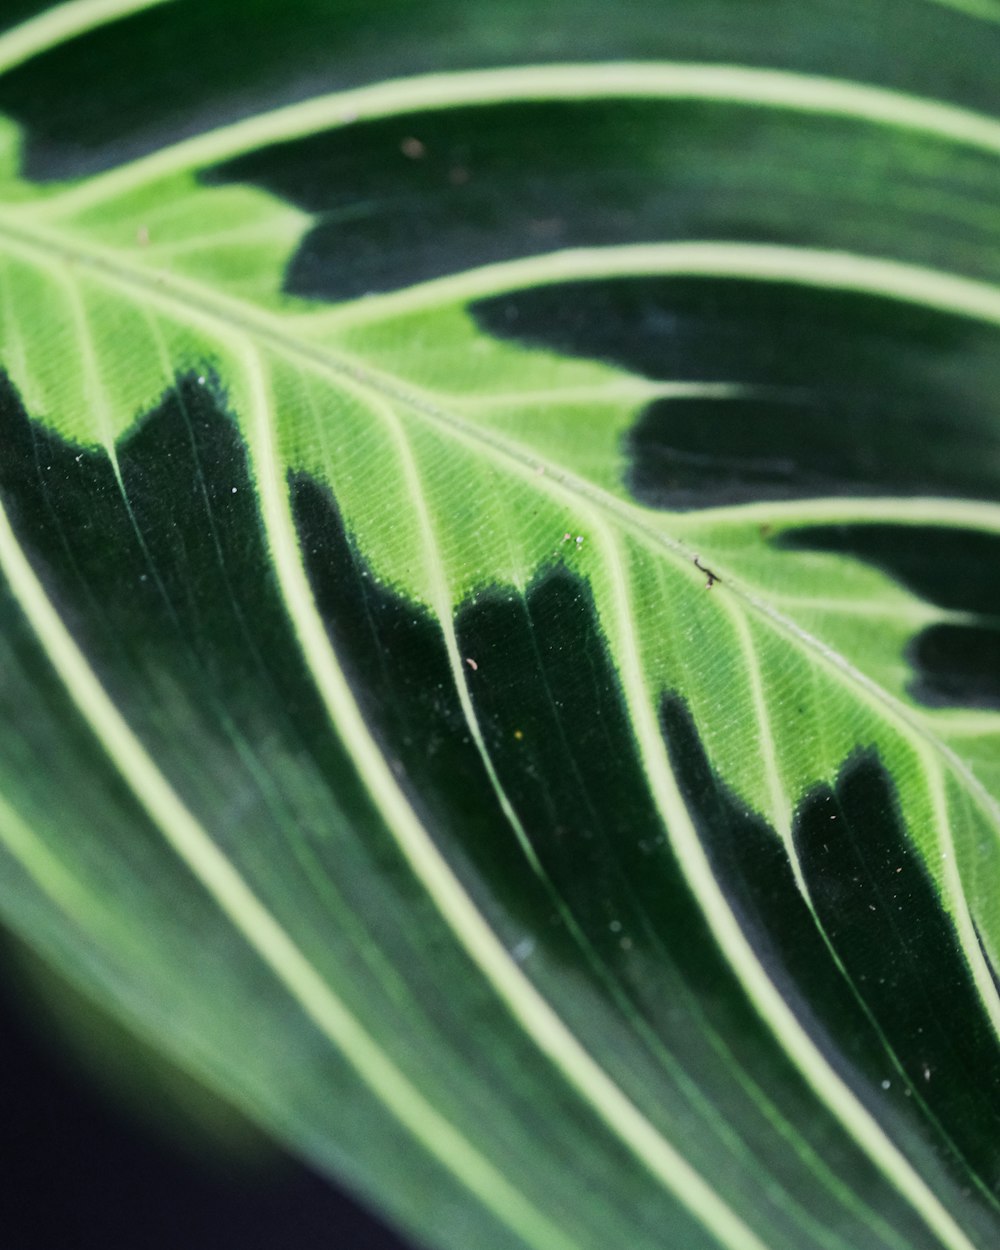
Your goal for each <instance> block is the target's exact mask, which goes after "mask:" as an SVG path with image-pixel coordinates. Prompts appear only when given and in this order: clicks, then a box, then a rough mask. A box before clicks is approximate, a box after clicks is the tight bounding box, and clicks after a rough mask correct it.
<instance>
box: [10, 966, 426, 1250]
mask: <svg viewBox="0 0 1000 1250" xmlns="http://www.w3.org/2000/svg"><path fill="white" fill-rule="evenodd" d="M29 1002H30V1000H29V999H26V998H25V996H24V994H23V993H21V992H19V991H18V989H17V988H16V984H15V981H14V979H13V978H12V977H11V976H10V975H9V974H8V973H6V972H5V971H4V970H3V969H2V968H0V1073H2V1075H0V1178H2V1179H0V1242H2V1244H3V1246H4V1248H5V1250H89V1248H90V1247H98V1246H100V1247H102V1250H117V1248H118V1247H123V1248H125V1247H127V1248H128V1250H168V1248H169V1250H226V1248H227V1247H230V1246H231V1247H234V1248H235V1247H239V1250H320V1248H321V1247H322V1250H341V1248H343V1250H348V1248H349V1250H407V1246H406V1243H404V1242H403V1241H402V1240H401V1239H400V1238H399V1237H398V1236H397V1235H395V1234H394V1233H392V1232H390V1231H389V1230H388V1229H387V1228H385V1227H384V1226H383V1225H382V1224H380V1223H379V1222H378V1221H377V1220H376V1219H375V1218H374V1217H372V1216H371V1215H369V1214H368V1213H367V1212H366V1211H364V1210H362V1209H361V1208H360V1207H359V1206H358V1204H357V1203H356V1202H355V1201H354V1200H353V1199H352V1198H350V1197H349V1196H348V1195H346V1194H344V1193H342V1192H340V1191H338V1190H337V1189H336V1188H335V1187H334V1186H333V1185H331V1184H330V1183H329V1182H327V1181H326V1180H324V1179H323V1178H321V1177H319V1176H317V1175H316V1174H315V1173H313V1172H312V1171H310V1170H309V1169H308V1168H307V1167H305V1166H303V1165H302V1164H301V1163H299V1162H297V1161H296V1160H293V1159H291V1158H289V1157H288V1156H287V1155H284V1154H279V1153H277V1152H275V1153H274V1154H270V1153H268V1154H266V1155H265V1156H264V1157H263V1158H260V1157H258V1158H257V1160H256V1161H255V1162H254V1163H248V1162H244V1163H242V1164H240V1163H237V1162H234V1161H233V1160H231V1159H230V1160H229V1161H228V1162H226V1161H224V1160H222V1159H218V1160H216V1161H215V1162H213V1163H209V1162H208V1161H207V1160H205V1159H199V1158H198V1156H197V1155H196V1154H195V1153H193V1152H188V1151H185V1150H184V1149H183V1148H182V1147H181V1146H180V1145H179V1144H174V1143H173V1142H171V1141H170V1140H168V1138H167V1136H166V1135H165V1133H163V1132H161V1131H158V1130H157V1129H155V1128H152V1127H147V1126H145V1125H143V1124H141V1123H140V1122H139V1120H138V1118H136V1117H133V1116H131V1115H130V1114H128V1113H127V1112H126V1111H125V1110H123V1109H121V1108H119V1107H116V1106H114V1105H113V1104H112V1101H111V1100H109V1099H108V1098H106V1097H102V1096H101V1095H100V1094H99V1093H98V1092H97V1091H96V1090H95V1089H94V1088H93V1086H92V1084H91V1083H90V1082H89V1081H87V1080H86V1079H85V1077H84V1076H83V1075H82V1073H79V1072H78V1071H76V1066H77V1065H76V1064H74V1062H73V1061H72V1059H71V1058H70V1057H69V1056H68V1055H67V1053H66V1052H65V1049H64V1048H62V1047H60V1046H59V1044H58V1042H57V1041H56V1040H54V1039H50V1038H49V1037H48V1036H45V1035H44V1034H43V1031H42V1027H41V1026H39V1027H37V1028H36V1027H34V1026H33V1024H32V1022H31V1020H30V1007H29V1006H28V1004H29Z"/></svg>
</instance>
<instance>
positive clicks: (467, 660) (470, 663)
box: [465, 656, 479, 673]
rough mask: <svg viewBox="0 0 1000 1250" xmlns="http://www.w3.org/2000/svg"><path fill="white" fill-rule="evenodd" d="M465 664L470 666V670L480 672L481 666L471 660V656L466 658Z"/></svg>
mask: <svg viewBox="0 0 1000 1250" xmlns="http://www.w3.org/2000/svg"><path fill="white" fill-rule="evenodd" d="M465 662H466V664H468V666H469V668H471V669H472V671H473V672H474V673H475V672H476V671H477V670H478V668H479V665H478V664H477V663H476V661H475V660H473V659H471V658H470V657H469V656H466V657H465Z"/></svg>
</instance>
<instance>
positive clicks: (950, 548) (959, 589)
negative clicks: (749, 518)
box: [775, 524, 1000, 708]
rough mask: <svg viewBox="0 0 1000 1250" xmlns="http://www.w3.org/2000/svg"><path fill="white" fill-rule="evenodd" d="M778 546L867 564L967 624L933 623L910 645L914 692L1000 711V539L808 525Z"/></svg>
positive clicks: (942, 702) (970, 533)
mask: <svg viewBox="0 0 1000 1250" xmlns="http://www.w3.org/2000/svg"><path fill="white" fill-rule="evenodd" d="M775 543H776V545H777V546H779V547H781V548H784V549H788V550H793V551H822V552H829V553H831V554H836V555H845V556H850V557H852V558H853V559H858V560H864V561H866V562H867V563H869V564H873V565H875V566H876V567H877V568H879V569H882V570H883V571H884V572H885V573H887V574H888V575H889V576H890V577H893V578H895V579H896V580H897V581H899V582H900V583H902V585H903V586H905V587H906V589H907V590H910V591H912V592H913V593H914V594H916V595H919V596H920V597H921V598H922V599H926V600H927V601H928V602H929V603H933V604H935V605H937V606H938V607H940V608H945V609H947V610H949V611H952V612H962V613H967V614H968V615H969V618H970V619H969V620H968V621H967V622H964V621H963V622H946V623H941V624H937V625H929V626H927V627H926V628H924V629H923V630H921V631H920V633H918V634H917V635H916V636H915V637H914V638H913V640H912V641H911V643H910V645H909V647H908V648H907V659H908V660H909V661H910V663H911V665H912V666H913V669H914V677H913V680H912V681H911V683H910V686H909V690H910V693H911V694H912V695H913V697H914V698H915V699H919V700H920V701H921V702H922V703H926V704H928V705H929V706H932V707H949V706H962V707H978V708H997V707H1000V576H998V570H1000V535H998V534H990V533H985V532H983V531H981V530H968V529H956V528H953V527H950V526H932V525H891V524H854V525H820V526H807V527H805V528H802V529H795V530H790V531H787V532H786V533H783V534H781V535H780V536H779V537H778V538H777V539H775Z"/></svg>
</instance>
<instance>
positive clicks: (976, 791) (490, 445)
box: [0, 206, 1000, 836]
mask: <svg viewBox="0 0 1000 1250" xmlns="http://www.w3.org/2000/svg"><path fill="white" fill-rule="evenodd" d="M21 207H22V210H23V206H21ZM4 238H5V239H6V240H7V242H8V245H9V246H11V248H12V250H14V251H21V252H22V253H23V252H24V251H25V250H26V251H27V252H28V255H29V257H30V258H31V260H32V262H33V263H35V264H36V265H40V266H42V267H51V265H52V261H53V259H56V260H59V261H61V262H62V263H63V265H64V266H66V268H67V269H68V271H69V276H70V280H72V270H73V268H74V267H76V266H81V267H85V268H87V269H89V270H90V271H91V272H93V273H95V274H97V275H98V276H100V277H103V278H104V279H105V280H106V281H107V282H108V283H109V284H111V285H117V286H119V287H124V288H125V289H126V290H127V291H130V292H132V293H133V294H134V293H138V294H139V295H140V296H144V297H145V299H146V300H147V301H148V302H152V303H160V304H166V305H168V306H170V307H172V309H173V311H174V312H175V313H176V312H178V311H179V312H180V313H181V314H187V317H188V318H190V316H191V314H192V312H193V313H194V314H195V315H196V317H197V318H198V319H200V320H207V321H209V322H210V323H211V324H212V325H213V327H214V328H215V329H216V330H218V329H222V330H223V331H224V332H228V333H230V334H231V333H232V332H234V331H235V332H236V334H237V335H238V336H239V337H240V338H241V339H247V338H249V339H251V340H253V341H254V342H256V343H257V344H258V350H260V349H261V348H263V350H264V351H270V352H277V353H279V354H283V355H284V356H285V357H286V358H288V359H291V360H293V361H294V360H298V361H300V362H301V363H303V364H304V365H307V366H309V367H310V368H313V369H317V368H318V369H320V370H322V371H324V372H326V373H329V374H332V375H333V377H334V378H335V379H336V378H340V379H344V380H346V381H348V382H349V383H353V384H354V385H355V386H360V387H363V388H368V389H369V390H371V391H373V392H375V394H377V395H379V396H381V397H382V398H383V399H384V400H390V401H393V402H395V403H399V404H402V405H404V406H405V407H406V408H408V409H410V410H412V411H413V412H415V413H416V414H417V415H418V416H420V417H423V418H424V419H426V420H429V421H430V422H432V423H433V424H434V425H435V426H436V427H437V428H438V429H441V430H444V431H445V432H446V433H447V434H449V435H450V436H451V437H453V438H457V439H461V440H462V441H464V442H466V443H469V444H471V445H472V446H473V447H475V448H478V449H479V450H481V451H483V452H486V453H489V454H492V455H493V456H494V457H499V458H501V459H502V460H504V461H506V462H507V464H508V465H511V466H513V467H514V468H515V470H516V471H517V472H518V473H520V474H521V476H523V477H524V478H525V479H526V480H528V481H529V483H530V484H531V485H533V486H534V487H535V488H536V489H539V488H541V489H548V488H549V487H551V486H552V485H555V486H556V487H557V488H559V489H560V490H562V491H563V492H564V493H566V494H568V495H570V497H575V498H577V499H579V500H581V501H584V502H586V503H587V504H589V505H591V506H592V507H594V508H596V509H597V510H599V511H600V512H601V513H603V514H605V515H606V516H610V517H611V518H612V520H613V521H614V522H616V523H617V524H618V526H620V527H621V528H622V529H624V530H626V531H628V532H631V533H632V534H633V535H634V536H635V537H636V538H637V539H638V540H639V541H640V542H641V543H642V544H643V545H645V546H646V547H648V548H651V549H652V550H653V551H654V552H656V553H658V554H660V555H661V556H666V557H667V558H669V559H671V560H672V561H673V562H674V563H675V564H676V565H677V566H680V567H684V568H685V569H690V572H691V576H692V578H693V579H694V580H696V581H698V582H699V584H700V583H701V581H702V574H701V573H700V572H699V571H698V570H697V568H696V567H695V565H694V558H695V556H696V555H697V554H698V552H697V551H696V549H695V547H694V546H693V545H692V544H691V543H689V542H686V541H685V540H683V539H678V538H675V537H673V536H672V535H669V534H666V533H664V532H663V531H662V530H660V529H658V528H656V527H654V526H652V525H650V524H649V523H648V520H647V519H646V513H645V510H643V509H640V508H639V507H637V506H636V505H633V504H630V503H628V502H627V501H624V500H621V499H618V498H617V497H616V496H614V495H612V494H611V493H610V492H609V491H607V490H605V489H604V488H602V487H600V486H597V485H595V484H594V483H591V482H588V481H586V479H584V478H581V477H579V476H578V475H576V474H574V473H571V472H569V471H567V470H566V469H565V468H564V467H563V466H561V465H558V464H556V463H554V462H553V461H551V460H550V459H548V458H547V457H545V456H543V455H540V454H537V453H535V452H532V451H527V450H526V449H525V448H523V447H522V446H521V445H520V444H517V443H514V442H511V441H510V440H508V439H505V438H503V437H502V436H501V435H499V434H497V433H496V432H495V431H492V430H486V429H483V428H482V427H480V426H476V425H473V424H470V423H469V422H468V421H466V420H465V419H464V418H462V417H461V416H460V415H459V414H457V413H455V412H453V411H450V410H449V409H448V408H447V407H445V406H443V404H442V403H441V399H442V398H443V397H441V396H439V395H435V394H434V393H433V392H429V391H426V390H424V389H422V388H419V387H415V386H413V385H412V384H410V383H404V382H403V381H402V380H401V379H399V378H398V377H396V376H395V375H393V374H391V373H388V372H386V371H384V370H380V369H377V368H374V367H372V366H371V365H369V364H367V363H366V362H364V361H362V360H360V359H358V358H356V357H352V356H350V355H348V354H347V353H345V352H336V351H334V350H332V349H331V348H329V347H325V346H322V345H320V344H318V343H315V342H310V341H308V340H306V339H303V338H300V337H297V336H294V335H291V334H289V333H288V332H287V331H286V330H285V329H284V328H283V326H282V324H281V320H280V318H279V317H278V316H276V315H274V314H271V313H269V312H266V311H264V310H261V309H258V308H254V307H253V306H252V305H249V304H247V303H246V302H245V301H242V300H237V299H234V298H232V297H228V296H220V295H218V294H217V293H216V292H213V291H211V290H210V289H208V288H206V287H205V286H204V285H203V284H201V283H198V282H195V281H193V280H191V279H189V278H180V277H177V276H176V275H173V274H169V273H164V272H162V271H148V270H146V269H142V268H139V267H138V266H134V265H129V264H127V263H123V261H122V260H121V258H120V256H119V255H118V254H117V253H114V252H112V251H110V250H105V249H100V248H98V247H96V246H94V245H92V244H89V245H83V244H81V243H80V242H79V241H77V240H72V241H71V240H67V239H66V238H64V237H62V236H60V235H59V234H57V233H56V232H55V231H52V230H44V229H38V228H37V227H35V228H28V227H26V226H24V225H23V224H21V223H19V222H16V221H15V222H13V223H12V222H11V221H10V219H9V215H8V214H3V213H0V239H4ZM317 315H318V316H322V315H323V313H322V312H319V313H318V314H317ZM152 398H153V397H151V399H152ZM107 450H108V452H109V454H113V447H111V446H108V447H107ZM539 469H541V470H543V472H542V473H541V474H540V473H539ZM667 515H669V514H667ZM679 516H680V514H674V519H675V520H676V519H679ZM711 559H712V561H713V568H714V569H715V571H716V572H718V573H719V580H720V585H721V586H722V587H725V588H726V590H728V592H729V593H730V594H731V595H732V596H733V597H734V598H736V599H738V600H739V601H740V602H741V603H742V605H744V607H745V608H746V609H749V610H751V611H753V613H754V614H755V615H757V616H759V617H761V618H762V619H763V620H764V621H765V622H766V623H767V624H768V625H769V626H770V627H771V628H773V629H775V630H776V631H777V632H778V633H780V634H782V635H784V637H785V638H786V639H787V640H788V641H789V642H790V643H791V644H792V645H794V646H796V647H797V648H798V649H801V650H803V651H804V652H806V653H807V654H810V655H811V656H812V657H813V659H814V660H815V661H817V662H820V663H822V664H823V665H824V666H826V667H828V668H831V669H832V670H833V671H834V672H835V673H836V674H837V676H838V677H839V678H840V679H841V680H843V681H845V682H846V683H848V684H850V685H852V686H853V687H855V688H856V689H858V690H861V691H863V692H864V696H866V700H865V701H866V702H869V703H871V702H872V701H874V703H875V704H876V705H877V710H881V713H882V715H885V716H887V717H888V718H889V719H891V720H893V721H895V722H896V723H897V726H898V727H900V728H902V729H903V730H904V731H905V732H908V733H909V734H911V735H912V736H914V737H916V738H919V739H920V740H922V741H925V742H927V743H928V744H929V745H930V746H931V747H932V748H933V749H934V750H935V751H936V752H938V754H939V755H940V756H941V757H942V759H944V760H945V761H947V762H948V763H949V764H950V766H951V767H952V768H953V769H954V770H955V771H956V772H957V773H958V774H959V775H960V776H961V777H962V779H963V781H964V782H965V784H966V787H967V788H968V789H969V791H970V792H971V793H972V796H973V798H974V799H975V800H976V801H977V803H978V805H979V806H980V807H981V808H982V809H984V810H985V812H986V813H987V814H988V816H989V818H990V820H991V823H992V824H993V825H994V826H1000V801H998V800H997V799H996V798H994V796H993V795H991V794H990V793H989V792H988V791H987V790H986V789H985V787H984V786H983V785H982V783H981V782H979V780H978V778H976V777H975V775H974V774H973V773H972V771H971V769H970V768H969V766H968V765H967V764H966V763H965V762H964V761H963V760H962V759H961V757H959V756H958V755H957V754H956V752H955V751H954V750H953V748H951V747H950V746H949V745H948V744H947V743H946V742H944V741H943V740H942V739H941V738H940V737H939V736H938V735H937V734H936V733H935V732H934V729H933V727H932V726H930V725H929V724H927V723H926V720H922V719H918V718H917V716H916V715H915V714H914V713H913V711H912V710H911V709H910V708H908V707H907V706H906V704H904V703H902V702H901V701H900V700H899V699H898V698H897V697H896V696H895V695H893V694H891V693H890V692H889V691H887V690H885V689H884V688H883V687H882V686H881V685H879V684H878V683H877V682H875V681H874V680H873V679H871V678H869V677H868V676H867V675H866V674H864V673H863V672H862V671H861V670H859V669H858V668H857V667H856V666H855V665H853V664H852V663H851V662H850V661H849V660H848V659H847V658H846V657H845V656H843V655H841V654H840V653H839V652H836V651H834V650H832V649H831V648H829V647H827V646H825V645H824V644H823V642H822V641H821V640H820V639H818V638H816V637H815V636H814V635H813V634H811V633H810V632H809V631H808V630H805V629H804V628H802V627H801V626H799V625H798V624H797V623H796V622H795V621H794V620H793V619H792V618H790V617H788V616H786V615H785V614H784V613H783V612H781V611H779V610H778V609H776V608H775V607H774V606H773V605H771V604H769V603H767V602H766V601H765V600H763V599H761V598H760V597H759V596H758V595H756V594H755V593H754V592H753V591H752V590H751V589H750V588H749V587H748V586H747V585H746V584H744V583H743V582H741V581H740V579H739V577H738V576H737V575H736V574H734V573H733V572H732V570H731V569H730V568H728V567H727V566H726V565H725V564H724V563H723V562H722V561H719V560H718V559H717V558H716V557H715V556H712V557H711ZM998 836H1000V834H998Z"/></svg>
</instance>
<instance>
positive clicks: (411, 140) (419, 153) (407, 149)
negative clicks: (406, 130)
mask: <svg viewBox="0 0 1000 1250" xmlns="http://www.w3.org/2000/svg"><path fill="white" fill-rule="evenodd" d="M399 150H400V151H401V152H402V153H403V155H404V156H405V157H408V158H409V159H410V160H411V161H419V160H421V159H422V158H423V157H425V156H426V155H427V148H426V147H425V146H424V144H422V143H421V142H420V140H419V139H417V138H415V137H414V136H413V135H408V136H407V137H406V138H405V139H404V140H403V142H402V143H401V144H400V145H399Z"/></svg>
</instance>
